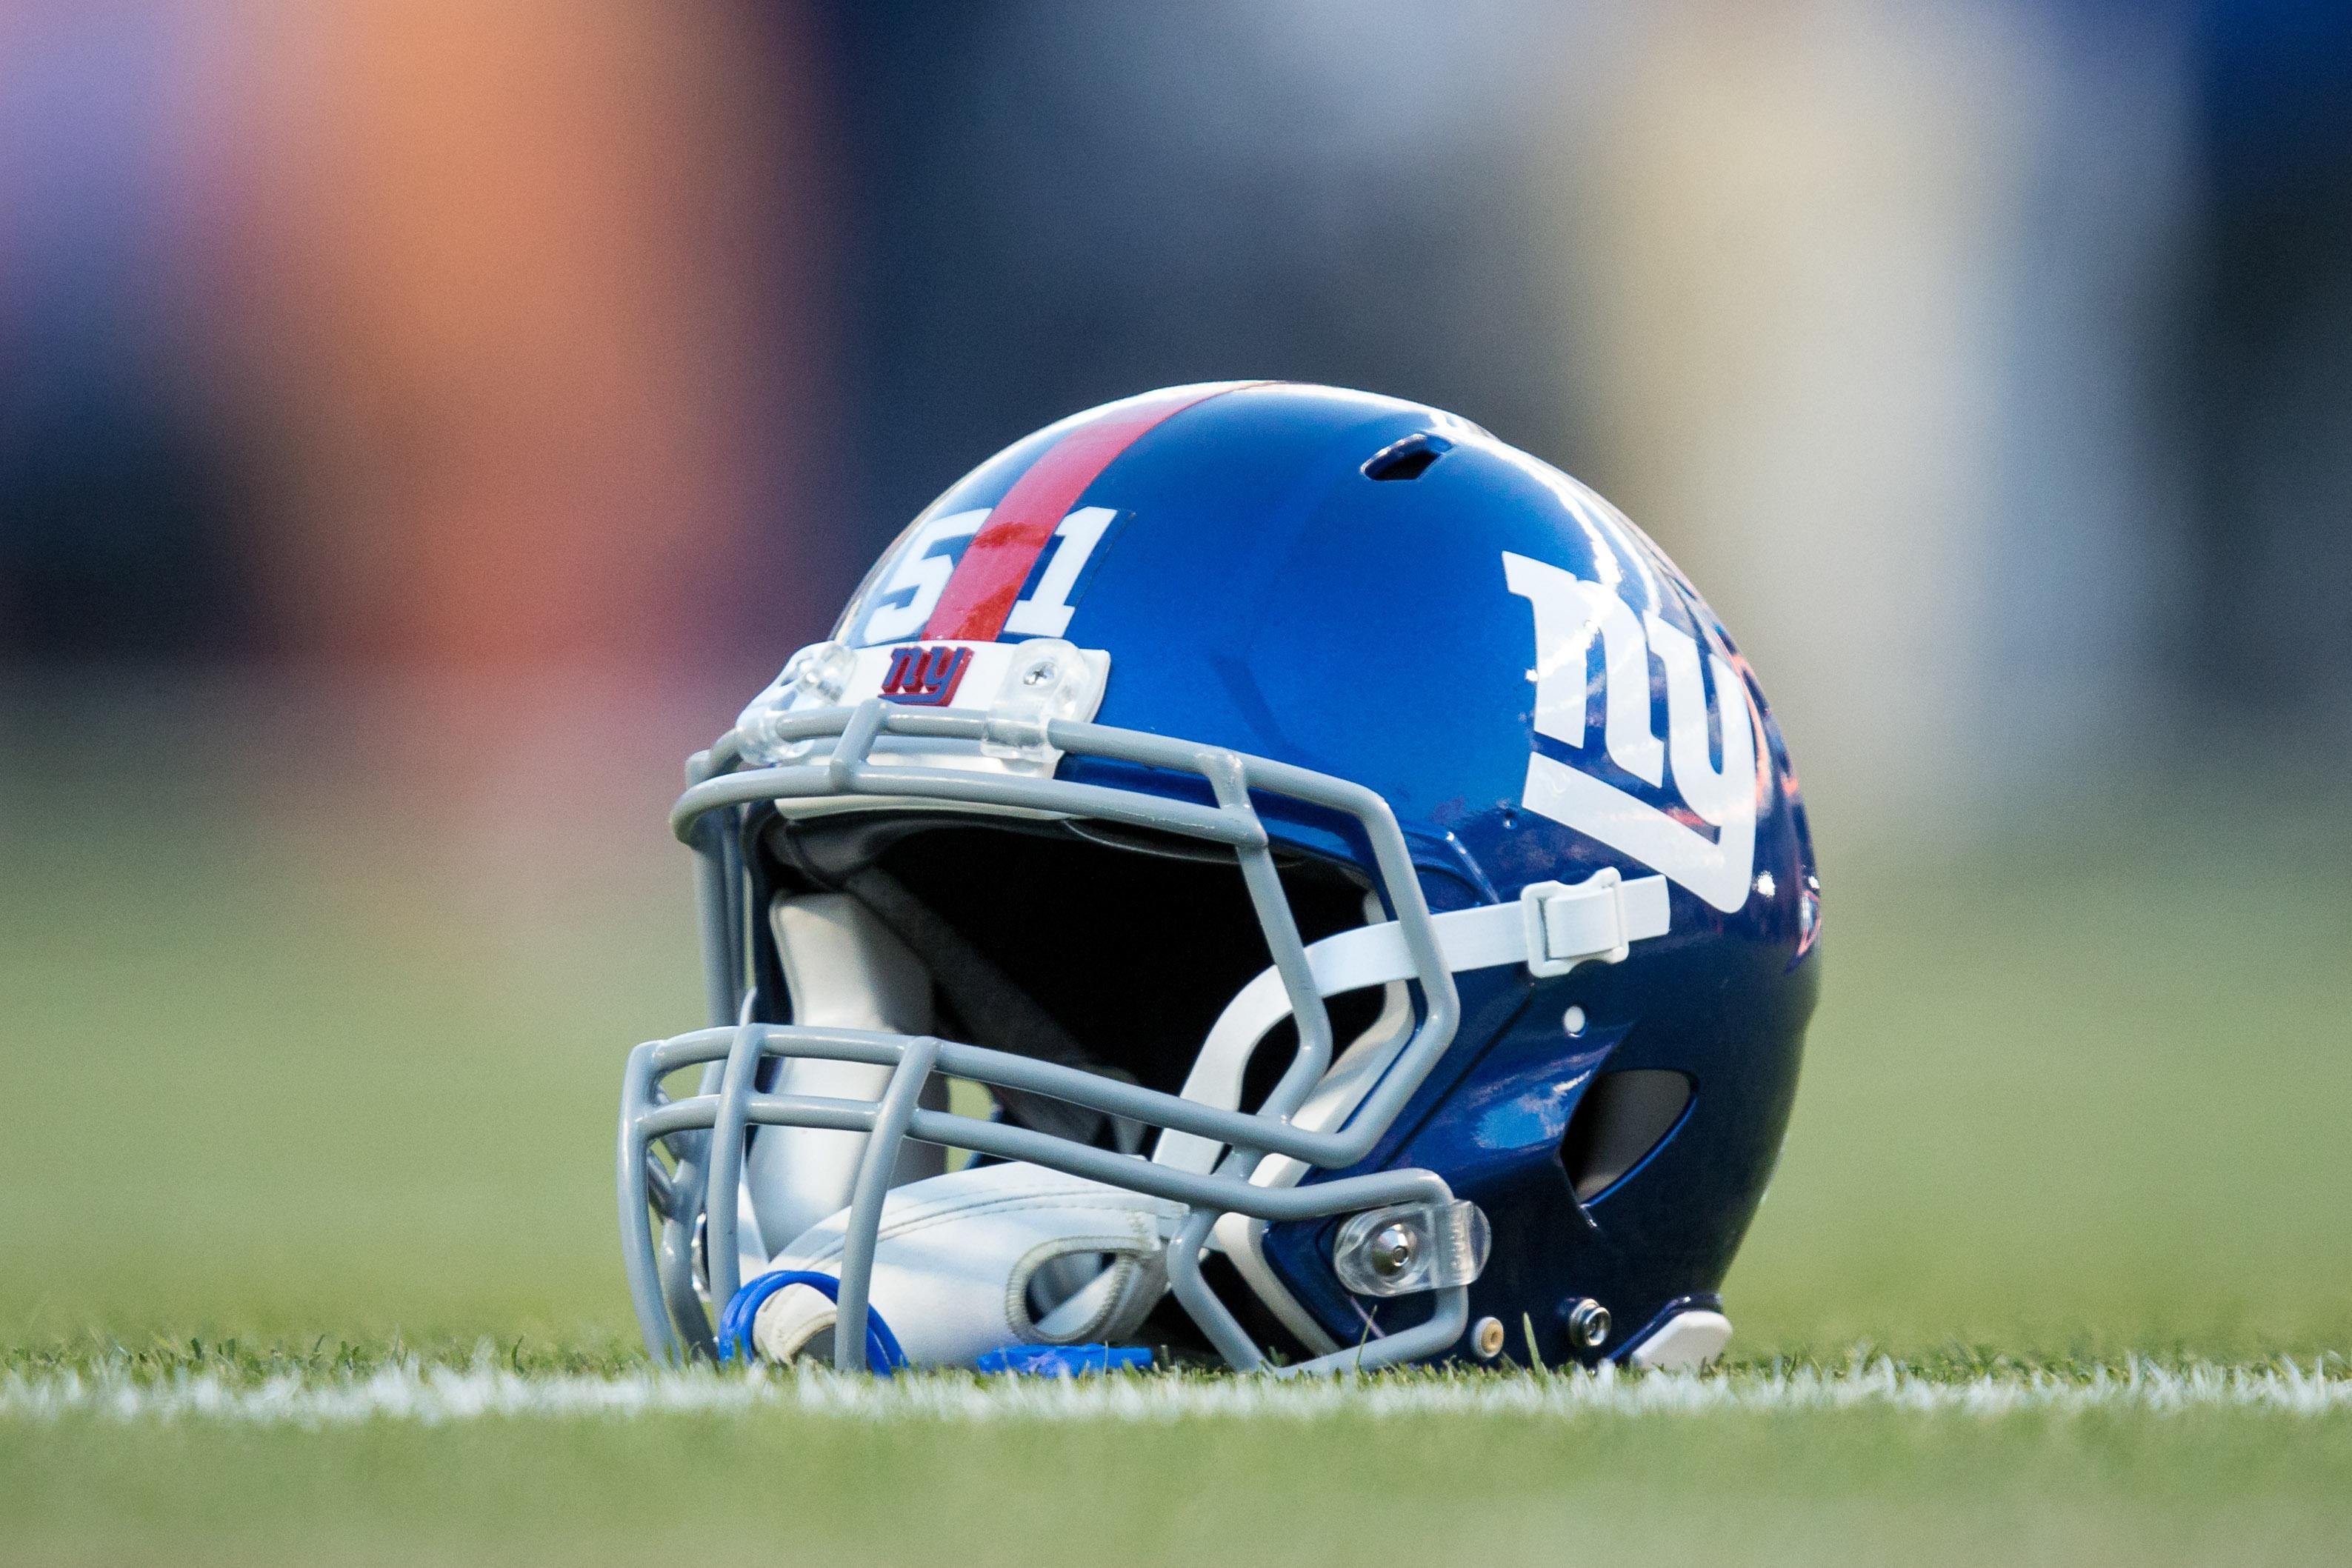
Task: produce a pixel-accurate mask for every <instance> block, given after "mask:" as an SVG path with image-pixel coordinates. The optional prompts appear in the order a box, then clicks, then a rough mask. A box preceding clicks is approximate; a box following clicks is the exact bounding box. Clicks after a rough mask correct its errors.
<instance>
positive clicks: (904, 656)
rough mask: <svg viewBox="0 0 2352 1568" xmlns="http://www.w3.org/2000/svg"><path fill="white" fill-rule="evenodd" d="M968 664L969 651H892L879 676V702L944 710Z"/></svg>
mask: <svg viewBox="0 0 2352 1568" xmlns="http://www.w3.org/2000/svg"><path fill="white" fill-rule="evenodd" d="M970 667H971V649H969V648H951V647H945V646H937V647H924V646H920V645H918V646H915V647H911V648H893V649H891V650H890V669H889V672H888V673H887V674H885V675H884V676H883V677H882V700H883V701H885V702H893V703H906V704H908V706H914V707H945V706H948V705H949V704H950V703H952V702H954V701H955V695H956V688H957V687H958V686H960V685H963V673H964V671H965V670H967V669H969V668H970Z"/></svg>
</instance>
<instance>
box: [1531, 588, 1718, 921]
mask: <svg viewBox="0 0 2352 1568" xmlns="http://www.w3.org/2000/svg"><path fill="white" fill-rule="evenodd" d="M1503 576H1504V580H1505V581H1506V582H1507V583H1508V585H1509V587H1510V591H1512V592H1513V593H1515V594H1517V595H1518V596H1519V597H1520V598H1522V599H1524V600H1526V601H1528V604H1530V605H1531V606H1533V607H1534V610H1535V622H1536V667H1535V668H1534V669H1532V670H1530V671H1528V679H1529V680H1532V681H1533V682H1535V685H1536V709H1535V727H1536V733H1537V734H1538V735H1542V736H1547V737H1550V738H1551V739H1553V740H1557V741H1559V743H1560V744H1562V745H1563V746H1572V747H1577V748H1579V749H1582V748H1583V746H1584V742H1585V709H1586V706H1587V704H1588V700H1589V697H1590V695H1591V687H1590V685H1589V684H1588V682H1587V678H1586V668H1587V664H1588V663H1589V660H1590V655H1591V648H1592V640H1593V638H1594V637H1595V636H1598V637H1599V638H1600V639H1601V665H1602V676H1603V679H1604V681H1605V682H1606V684H1607V696H1608V706H1607V709H1606V716H1605V718H1604V720H1603V725H1602V734H1603V736H1604V737H1605V740H1606V744H1607V747H1608V751H1609V759H1610V760H1611V761H1612V762H1613V763H1615V764H1616V765H1617V766H1618V767H1620V768H1623V769H1624V770H1625V771H1626V772H1628V773H1630V774H1632V775H1633V777H1634V778H1636V779H1641V780H1642V781H1643V783H1645V784H1648V785H1651V786H1652V787H1654V788H1655V787H1658V786H1662V785H1663V784H1664V782H1665V775H1666V768H1667V765H1668V763H1669V762H1670V761H1671V763H1672V764H1673V768H1674V776H1675V789H1678V790H1679V791H1680V792H1681V794H1682V798H1683V800H1684V803H1685V804H1686V805H1688V806H1689V807H1690V809H1691V811H1692V814H1694V815H1695V816H1696V817H1697V818H1698V819H1699V821H1703V822H1705V823H1706V824H1708V825H1709V826H1710V827H1713V828H1714V829H1716V830H1717V832H1716V836H1715V837H1714V838H1712V839H1710V838H1708V837H1707V836H1706V834H1704V833H1702V832H1700V831H1698V830H1696V828H1691V827H1687V826H1685V824H1683V823H1682V822H1680V821H1676V820H1675V818H1674V817H1672V816H1670V815H1669V814H1667V813H1666V812H1664V811H1663V810H1659V809H1658V808H1657V807H1655V806H1652V805H1650V804H1648V803H1646V802H1644V801H1643V800H1638V799H1636V798H1635V797H1633V795H1630V794H1628V793H1626V792H1625V791H1624V790H1622V789H1617V788H1616V787H1615V786H1613V785H1610V784H1604V783H1602V782H1601V780H1600V779H1595V778H1593V777H1592V776H1591V774H1589V773H1584V772H1581V771H1580V770H1578V769H1577V768H1570V767H1569V766H1568V765H1567V764H1566V763H1564V762H1560V761H1559V760H1557V759H1555V758H1549V757H1546V756H1545V755H1544V754H1543V753H1541V752H1537V753H1535V754H1534V755H1532V756H1530V757H1529V758H1528V781H1527V787H1526V789H1525V790H1524V791H1523V792H1522V794H1521V796H1520V804H1522V805H1523V806H1525V807H1526V808H1527V809H1528V810H1530V811H1535V812H1538V813H1540V814H1542V815H1544V816H1547V817H1549V818H1550V819H1552V821H1556V822H1565V823H1566V824H1568V825H1569V826H1570V827H1571V828H1574V829H1575V830H1576V831H1579V832H1580V833H1583V834H1585V835H1586V836H1587V837H1589V838H1593V839H1597V840H1599V841H1601V842H1602V843H1604V844H1607V845H1608V846H1609V847H1610V848H1611V849H1613V850H1619V851H1622V852H1624V853H1626V854H1629V855H1632V856H1633V857H1634V858H1635V859H1637V860H1640V861H1643V862H1646V863H1648V864H1649V865H1652V866H1654V867H1655V868H1656V869H1657V870H1659V871H1661V872H1663V873H1665V874H1666V875H1667V876H1668V877H1670V878H1671V879H1673V880H1674V881H1675V882H1678V883H1682V884H1683V885H1684V886H1685V887H1687V888H1689V889H1690V890H1691V891H1692V892H1693V893H1696V894H1698V895H1699V896H1700V897H1701V898H1704V899H1705V900H1706V901H1707V903H1709V904H1713V905H1715V907H1716V908H1717V909H1720V910H1723V911H1725V912H1726V913H1729V912H1731V911H1734V910H1737V909H1738V908H1739V907H1740V906H1742V905H1743V904H1746V903H1747V902H1748V875H1749V873H1751V872H1752V871H1753V870H1754V867H1755V861H1756V732H1755V726H1754V720H1753V716H1752V714H1751V710H1750V709H1749V706H1748V696H1747V692H1748V686H1747V683H1746V682H1744V681H1742V680H1741V679H1740V678H1739V673H1738V671H1737V670H1734V669H1733V668H1732V667H1731V664H1730V663H1729V662H1728V661H1727V660H1726V659H1724V658H1722V657H1721V656H1719V655H1717V654H1714V653H1710V654H1708V656H1707V665H1708V668H1709V670H1710V671H1711V672H1712V674H1714V676H1715V695H1716V702H1717V706H1718V708H1719V710H1720V711H1719V715H1718V717H1719V720H1720V727H1721V729H1722V732H1723V766H1722V767H1721V768H1717V767H1716V766H1715V765H1714V764H1713V762H1712V761H1711V760H1710V759H1709V758H1708V756H1707V741H1706V732H1707V700H1706V684H1705V681H1704V680H1703V678H1702V677H1701V675H1700V673H1699V650H1698V644H1697V643H1696V642H1695V641H1694V640H1693V639H1692V638H1691V635H1690V633H1688V632H1685V631H1683V630H1682V629H1681V628H1679V627H1676V626H1673V625H1670V624H1668V623H1667V622H1664V621H1662V620H1660V619H1659V618H1658V617H1657V615H1655V614H1654V613H1653V614H1649V615H1644V616H1641V617H1638V618H1637V617H1636V616H1635V615H1634V613H1633V606H1631V605H1629V604H1627V603H1626V602H1625V601H1624V600H1622V599H1621V598H1619V597H1618V596H1617V593H1616V591H1614V590H1613V589H1611V588H1609V587H1607V586H1605V585H1604V584H1601V583H1598V582H1587V581H1585V580H1583V579H1582V578H1580V577H1578V576H1576V575H1575V574H1574V573H1573V572H1568V571H1563V570H1560V569H1559V567H1556V566H1548V565H1546V564H1545V563H1544V562H1542V561H1539V560H1530V559H1528V557H1526V556H1523V555H1513V554H1512V553H1511V552H1510V551H1508V550H1506V551H1504V552H1503ZM1653 654H1654V655H1656V657H1657V660H1658V663H1659V664H1662V665H1664V668H1665V672H1666V738H1665V739H1664V740H1663V741H1662V740H1660V739H1659V738H1658V737H1657V734H1656V732H1655V731H1654V730H1653V729H1652V728H1651V726H1650V658H1651V656H1652V655H1653Z"/></svg>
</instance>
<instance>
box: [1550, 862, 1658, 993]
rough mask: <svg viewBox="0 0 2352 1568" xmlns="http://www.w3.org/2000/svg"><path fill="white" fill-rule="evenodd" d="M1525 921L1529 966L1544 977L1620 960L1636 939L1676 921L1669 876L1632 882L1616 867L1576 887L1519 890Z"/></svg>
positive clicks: (1655, 933) (1552, 884)
mask: <svg viewBox="0 0 2352 1568" xmlns="http://www.w3.org/2000/svg"><path fill="white" fill-rule="evenodd" d="M1519 922H1520V925H1521V926H1522V928H1523V929H1524V931H1525V933H1526V936H1527V944H1528V972H1529V973H1530V974H1533V975H1535V976H1536V977H1538V978H1549V977H1551V976H1554V975H1565V974H1567V973H1568V972H1569V971H1570V969H1573V968H1575V967H1577V966H1578V965H1579V964H1585V963H1596V962H1597V963H1602V964H1614V963H1618V962H1620V961H1622V959H1623V958H1624V956H1625V955H1626V954H1628V953H1630V952H1632V951H1633V944H1634V943H1636V942H1639V941H1642V940H1643V939H1644V938H1646V937H1651V936H1664V935H1665V934H1666V930H1667V927H1668V926H1669V925H1670V924H1671V922H1672V910H1671V905H1670V903H1669V901H1668V899H1667V897H1666V879H1665V878H1664V877H1662V876H1643V877H1636V878H1634V879H1633V881H1631V882H1628V881H1626V880H1625V878H1624V876H1623V875H1622V873H1620V872H1619V871H1618V870H1617V868H1616V867H1614V866H1611V867H1608V868H1607V869H1605V870H1602V871H1597V872H1595V873H1592V874H1591V876H1589V877H1587V878H1586V879H1585V880H1584V881H1582V882H1580V883H1576V884H1574V885H1573V886H1571V885H1570V884H1569V883H1564V882H1535V883H1528V885H1527V886H1526V887H1525V888H1523V889H1521V890H1520V893H1519Z"/></svg>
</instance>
